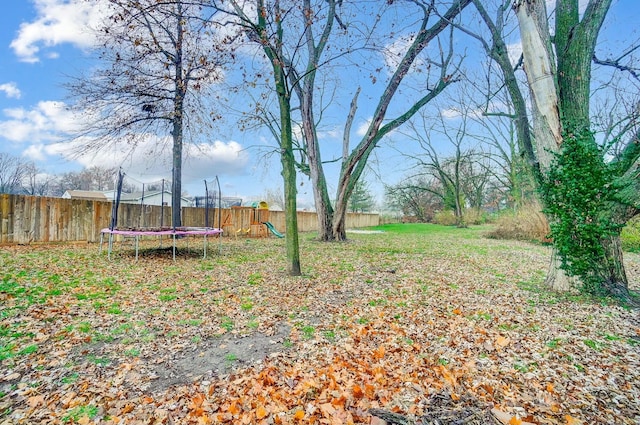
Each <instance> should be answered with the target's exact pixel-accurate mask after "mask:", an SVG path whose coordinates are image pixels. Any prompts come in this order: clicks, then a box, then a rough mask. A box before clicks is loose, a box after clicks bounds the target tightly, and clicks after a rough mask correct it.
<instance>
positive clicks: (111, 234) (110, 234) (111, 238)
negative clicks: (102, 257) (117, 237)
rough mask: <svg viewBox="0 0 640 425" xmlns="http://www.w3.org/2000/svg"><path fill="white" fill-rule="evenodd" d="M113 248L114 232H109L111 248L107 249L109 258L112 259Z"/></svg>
mask: <svg viewBox="0 0 640 425" xmlns="http://www.w3.org/2000/svg"><path fill="white" fill-rule="evenodd" d="M112 250H113V233H109V248H108V249H107V258H108V259H109V261H111V251H112Z"/></svg>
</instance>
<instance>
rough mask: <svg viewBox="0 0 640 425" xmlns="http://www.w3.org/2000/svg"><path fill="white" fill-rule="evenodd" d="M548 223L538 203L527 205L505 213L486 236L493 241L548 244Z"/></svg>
mask: <svg viewBox="0 0 640 425" xmlns="http://www.w3.org/2000/svg"><path fill="white" fill-rule="evenodd" d="M549 233H550V229H549V223H548V222H547V218H546V217H545V216H544V214H543V213H542V207H541V206H540V204H538V203H531V204H527V205H525V206H523V207H521V208H519V209H518V210H517V211H516V212H506V213H504V214H503V215H502V216H500V218H498V220H496V223H495V228H494V229H493V230H492V231H491V232H489V233H488V236H489V237H491V238H495V239H514V240H524V241H538V242H550V240H549Z"/></svg>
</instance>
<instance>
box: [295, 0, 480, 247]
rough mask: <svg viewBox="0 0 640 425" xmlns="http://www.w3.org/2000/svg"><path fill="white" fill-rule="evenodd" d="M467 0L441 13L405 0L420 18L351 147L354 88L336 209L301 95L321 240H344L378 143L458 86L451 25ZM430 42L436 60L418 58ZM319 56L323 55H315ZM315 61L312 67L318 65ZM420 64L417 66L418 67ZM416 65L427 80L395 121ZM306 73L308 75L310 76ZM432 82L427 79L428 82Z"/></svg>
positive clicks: (305, 93) (306, 90) (306, 94)
mask: <svg viewBox="0 0 640 425" xmlns="http://www.w3.org/2000/svg"><path fill="white" fill-rule="evenodd" d="M469 2H470V0H457V1H454V2H453V3H451V4H449V5H448V7H446V9H445V10H444V11H440V10H439V8H438V6H440V5H439V4H436V2H435V1H424V2H423V1H407V2H406V3H404V4H403V5H402V6H401V7H405V8H407V7H409V6H414V7H415V9H414V10H415V14H413V16H418V18H417V20H416V22H415V24H416V25H415V27H414V28H413V35H412V37H410V39H409V43H407V46H406V48H405V49H404V50H402V51H401V53H400V54H399V55H398V56H399V59H398V60H397V62H396V64H395V66H394V67H393V68H392V69H391V70H390V71H391V72H390V73H391V74H392V75H391V77H390V78H389V80H388V82H387V84H386V85H385V86H384V89H383V91H382V93H381V94H380V97H379V99H378V101H377V104H376V106H375V111H374V113H373V117H372V119H371V121H370V124H369V126H368V128H367V130H366V132H365V134H364V136H363V137H362V138H361V139H360V141H359V142H358V143H357V144H356V145H355V146H354V147H353V148H351V146H350V136H351V134H350V131H351V127H352V124H353V121H354V118H355V114H356V109H357V105H358V97H359V93H360V90H359V89H356V90H355V92H354V95H353V101H352V103H351V108H350V111H349V113H348V115H347V117H346V123H345V127H344V133H343V149H342V157H341V158H340V175H339V178H338V183H337V189H336V196H335V207H334V206H332V204H331V202H330V201H329V195H328V187H327V179H326V177H325V174H324V172H323V170H322V159H321V157H320V149H319V142H318V138H317V131H316V125H317V124H316V120H315V118H314V116H315V114H314V110H313V102H311V101H310V100H308V99H311V98H312V97H313V88H314V87H313V85H312V84H305V85H303V86H302V88H301V90H300V94H299V96H300V97H301V99H302V101H301V103H302V105H303V107H302V114H301V115H302V118H301V119H302V128H303V135H304V141H305V148H306V149H305V153H306V154H307V158H308V165H309V175H310V177H311V179H312V182H313V188H314V196H315V201H316V210H317V213H318V221H319V237H320V239H321V240H326V241H331V240H343V239H345V238H346V233H345V230H346V229H345V223H346V211H347V209H348V205H349V203H348V202H349V198H350V196H351V195H352V194H353V191H354V189H355V187H356V184H357V182H358V179H360V177H361V175H362V173H363V172H364V170H365V169H366V166H367V161H368V160H369V157H370V155H371V153H372V152H373V150H374V149H375V148H376V147H377V146H378V144H379V143H380V141H381V140H382V139H383V138H384V137H385V136H386V135H387V134H388V133H389V132H391V131H393V130H395V129H397V128H398V127H400V126H401V125H402V124H404V123H405V122H407V120H409V119H410V118H411V117H412V116H413V115H414V114H415V113H416V112H418V111H419V110H420V109H421V108H422V107H423V106H425V105H426V104H428V103H429V102H430V101H432V100H433V99H434V98H436V97H437V96H438V95H439V94H440V93H442V92H443V91H444V90H445V88H446V87H447V86H449V85H450V84H452V83H453V82H455V81H457V79H458V76H457V73H458V69H459V63H458V64H456V63H454V43H453V27H451V26H450V23H451V22H452V21H454V20H455V18H456V17H457V16H458V15H459V14H460V13H461V12H462V10H463V9H464V8H465V7H466V6H467V5H468V4H469ZM447 28H449V29H450V32H449V33H448V34H446V33H445V34H446V36H444V37H443V38H439V36H440V35H441V34H443V32H444V31H445V30H446V29H447ZM432 42H436V44H437V45H438V46H439V49H436V52H437V55H438V57H437V58H434V57H425V55H421V54H422V53H423V51H424V50H425V48H426V47H427V46H428V45H429V44H430V43H432ZM318 53H319V54H320V53H321V52H318ZM318 58H319V56H318V57H316V58H315V59H314V61H313V62H311V63H312V64H313V63H317V62H318ZM418 63H419V64H421V65H417V64H418ZM416 66H424V67H425V69H421V71H422V72H423V73H424V74H423V75H424V76H426V81H425V80H423V81H422V82H421V84H422V85H423V86H424V87H426V89H425V90H422V91H421V92H420V94H419V95H418V96H417V98H416V99H414V100H411V101H409V102H408V104H405V105H404V106H403V107H402V108H401V109H400V112H399V113H397V114H395V116H393V117H392V116H390V115H393V114H391V113H389V110H390V109H389V107H390V105H391V102H392V101H393V100H394V97H395V95H396V94H397V93H398V92H399V91H400V90H401V88H402V87H403V83H404V82H405V80H407V79H408V78H407V76H408V75H409V74H410V73H411V70H412V69H415V67H416ZM308 75H309V74H307V76H308ZM429 77H431V78H429Z"/></svg>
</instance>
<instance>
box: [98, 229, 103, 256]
mask: <svg viewBox="0 0 640 425" xmlns="http://www.w3.org/2000/svg"><path fill="white" fill-rule="evenodd" d="M103 240H104V233H102V232H100V250H99V251H98V254H99V255H100V254H102V241H103Z"/></svg>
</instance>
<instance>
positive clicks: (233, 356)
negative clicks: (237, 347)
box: [224, 353, 238, 362]
mask: <svg viewBox="0 0 640 425" xmlns="http://www.w3.org/2000/svg"><path fill="white" fill-rule="evenodd" d="M224 359H225V360H226V361H228V362H235V361H236V360H238V355H237V354H234V353H229V354H227V355H226V356H224Z"/></svg>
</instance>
